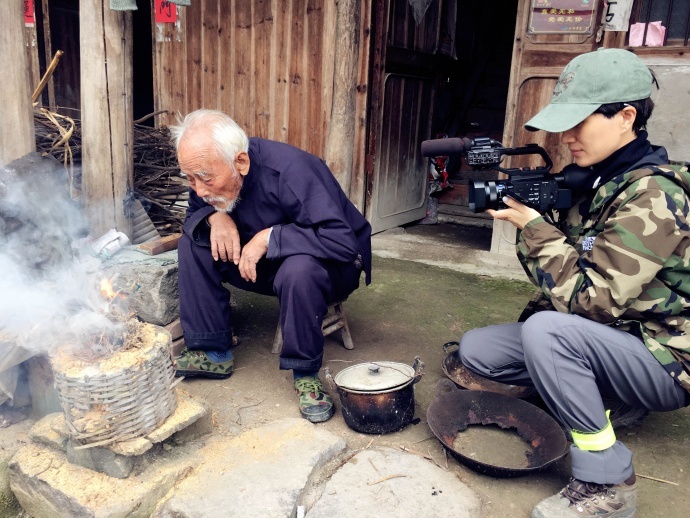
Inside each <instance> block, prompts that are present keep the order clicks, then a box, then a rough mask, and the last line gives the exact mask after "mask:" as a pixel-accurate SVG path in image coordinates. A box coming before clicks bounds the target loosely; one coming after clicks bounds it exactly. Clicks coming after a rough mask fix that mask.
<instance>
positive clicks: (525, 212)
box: [486, 196, 541, 230]
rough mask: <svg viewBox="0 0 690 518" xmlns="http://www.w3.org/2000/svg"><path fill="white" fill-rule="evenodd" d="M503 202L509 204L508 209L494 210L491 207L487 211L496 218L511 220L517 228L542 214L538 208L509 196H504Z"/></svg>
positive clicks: (523, 226)
mask: <svg viewBox="0 0 690 518" xmlns="http://www.w3.org/2000/svg"><path fill="white" fill-rule="evenodd" d="M503 203H504V204H506V205H507V206H508V208H507V209H502V210H493V209H489V210H487V211H486V212H487V213H489V214H491V216H493V218H494V219H501V220H504V221H509V222H511V223H512V224H513V225H515V226H516V227H517V228H519V229H520V230H522V229H523V228H525V225H527V223H529V222H530V221H532V220H533V219H536V218H538V217H539V216H541V214H539V213H538V212H537V211H536V210H534V209H531V208H530V207H527V206H526V205H523V204H522V203H520V202H519V201H516V200H514V199H513V198H511V197H509V196H504V197H503Z"/></svg>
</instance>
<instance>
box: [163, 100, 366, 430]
mask: <svg viewBox="0 0 690 518" xmlns="http://www.w3.org/2000/svg"><path fill="white" fill-rule="evenodd" d="M171 131H172V136H173V139H174V141H175V145H176V148H177V155H178V160H179V164H180V169H181V171H182V173H183V174H184V175H186V177H187V178H188V180H189V185H190V187H191V190H190V198H189V208H188V209H187V216H186V219H185V223H184V228H183V230H184V233H183V236H182V238H181V239H180V243H179V252H178V253H179V293H180V317H181V321H182V327H183V329H184V338H185V344H186V349H184V350H183V351H182V353H181V355H180V356H179V357H178V358H177V360H176V361H177V374H178V375H181V376H203V377H208V378H227V377H228V376H230V375H231V374H232V371H233V368H234V359H233V355H232V352H231V349H230V348H231V346H232V340H233V334H232V324H231V319H230V300H229V295H228V292H227V290H226V289H225V288H224V287H223V286H222V283H225V282H227V283H230V284H232V285H233V286H235V287H237V288H240V289H243V290H249V291H253V292H257V293H262V294H265V295H275V296H277V297H278V301H279V304H280V326H281V330H282V334H283V348H282V351H281V354H280V368H281V369H291V370H292V371H293V374H294V379H295V388H296V389H297V391H298V393H299V408H300V413H301V415H302V417H304V418H305V419H308V420H309V421H311V422H321V421H326V420H327V419H329V418H330V417H331V416H332V415H333V401H332V399H331V398H330V396H329V395H328V394H327V393H326V391H325V390H324V388H323V385H322V383H321V381H320V380H319V378H318V371H319V369H320V368H321V361H322V357H323V334H322V332H321V324H322V321H323V317H324V315H325V314H326V312H327V310H328V304H329V303H332V302H336V301H338V300H342V299H344V298H346V297H347V296H348V295H349V294H350V293H352V292H353V291H354V290H355V289H356V288H357V287H358V286H359V278H360V274H361V271H362V270H364V271H365V272H366V283H367V284H369V282H370V278H371V227H370V225H369V223H368V222H367V221H366V220H365V219H364V217H363V216H362V214H361V213H360V212H359V211H358V210H357V209H356V208H355V206H354V205H352V203H351V202H350V201H349V200H348V199H347V196H346V195H345V193H344V192H343V191H342V189H341V188H340V186H339V185H338V182H337V181H336V179H335V178H334V177H333V175H332V173H331V171H330V170H329V169H328V167H327V166H326V164H325V163H324V162H323V161H322V160H320V159H319V158H317V157H315V156H313V155H310V154H309V153H306V152H305V151H301V150H299V149H297V148H294V147H292V146H289V145H287V144H282V143H279V142H272V141H269V140H264V139H260V138H247V135H246V134H245V132H244V131H243V130H242V129H241V128H240V127H239V126H238V125H237V124H236V123H235V122H234V121H233V120H232V119H231V118H230V117H228V116H227V115H225V114H224V113H222V112H218V111H212V110H198V111H195V112H192V113H190V114H189V115H187V116H186V117H185V119H184V120H183V121H182V123H181V124H180V125H179V126H176V127H173V128H171Z"/></svg>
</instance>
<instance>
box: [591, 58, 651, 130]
mask: <svg viewBox="0 0 690 518" xmlns="http://www.w3.org/2000/svg"><path fill="white" fill-rule="evenodd" d="M650 72H652V71H651V70H650ZM652 83H653V84H654V85H655V86H656V88H657V90H658V89H659V82H658V81H657V79H656V76H655V75H654V72H652ZM626 106H632V107H633V108H635V110H637V115H636V116H635V121H634V122H633V131H634V132H635V134H637V133H639V131H640V130H643V129H646V128H647V121H648V120H649V117H651V116H652V111H654V101H652V99H651V97H647V98H646V99H640V100H638V101H628V102H624V103H609V104H602V105H601V106H599V108H597V110H596V111H595V112H594V113H601V114H602V115H603V116H604V117H606V118H607V119H610V118H611V117H613V116H614V115H616V114H617V113H618V112H619V111H621V110H622V109H623V108H625V107H626Z"/></svg>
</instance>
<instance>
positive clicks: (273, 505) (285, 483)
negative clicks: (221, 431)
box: [153, 418, 346, 518]
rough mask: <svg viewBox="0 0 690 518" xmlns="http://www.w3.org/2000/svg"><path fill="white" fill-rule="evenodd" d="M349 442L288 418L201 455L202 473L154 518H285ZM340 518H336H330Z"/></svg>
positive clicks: (184, 485)
mask: <svg viewBox="0 0 690 518" xmlns="http://www.w3.org/2000/svg"><path fill="white" fill-rule="evenodd" d="M345 446H346V445H345V441H343V440H342V439H341V438H339V437H337V436H335V435H334V434H332V433H330V432H327V431H326V430H324V429H322V428H320V427H319V426H318V425H313V424H311V423H309V422H308V421H306V420H304V419H299V418H286V419H282V420H279V421H276V422H273V423H270V424H268V425H265V426H262V427H260V428H254V429H252V430H249V431H246V432H244V433H242V434H240V435H238V436H237V437H234V438H233V439H228V438H223V437H217V438H215V439H214V440H213V441H211V442H209V443H208V444H207V445H206V446H204V448H202V449H201V450H199V451H198V456H199V457H200V459H201V460H202V464H201V468H200V469H199V470H196V471H195V472H194V473H193V474H191V475H190V476H189V477H187V478H186V479H185V480H184V481H183V482H181V483H180V484H179V485H178V486H177V487H176V489H175V493H174V495H173V496H172V497H171V498H170V499H169V500H168V501H167V502H165V503H164V504H163V505H161V506H160V507H159V509H157V511H156V512H155V513H154V514H153V517H155V518H168V517H171V516H174V517H176V518H204V517H208V518H212V517H213V518H215V517H218V516H223V517H227V518H231V517H242V518H273V517H275V518H285V517H286V516H291V515H293V513H294V512H295V510H296V508H297V503H298V501H299V499H300V497H301V495H302V493H303V491H304V488H305V486H306V485H307V482H308V480H309V478H310V476H311V475H312V472H314V471H315V470H318V468H320V467H321V466H323V465H324V464H325V463H327V462H328V461H329V460H331V459H333V458H334V457H335V456H336V455H338V454H339V453H341V452H342V451H343V450H344V449H345ZM331 516H336V515H331Z"/></svg>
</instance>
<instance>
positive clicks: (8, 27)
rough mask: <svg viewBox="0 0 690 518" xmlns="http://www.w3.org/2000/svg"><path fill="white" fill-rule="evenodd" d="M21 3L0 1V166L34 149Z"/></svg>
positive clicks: (32, 119)
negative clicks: (0, 81)
mask: <svg viewBox="0 0 690 518" xmlns="http://www.w3.org/2000/svg"><path fill="white" fill-rule="evenodd" d="M22 7H23V4H22V2H14V1H12V2H9V1H4V2H0V20H2V31H0V65H1V66H0V68H1V69H2V87H0V121H2V126H3V130H2V131H0V166H3V165H5V164H8V163H9V162H11V161H12V160H16V159H17V158H20V157H23V156H24V155H26V154H27V153H30V152H32V151H35V150H36V142H35V136H34V118H33V110H32V106H31V92H32V90H31V85H30V84H29V69H28V66H27V59H26V51H25V49H24V12H23V10H22Z"/></svg>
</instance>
